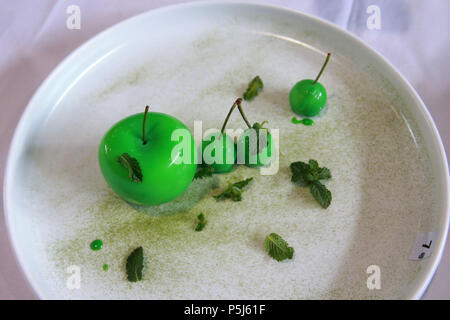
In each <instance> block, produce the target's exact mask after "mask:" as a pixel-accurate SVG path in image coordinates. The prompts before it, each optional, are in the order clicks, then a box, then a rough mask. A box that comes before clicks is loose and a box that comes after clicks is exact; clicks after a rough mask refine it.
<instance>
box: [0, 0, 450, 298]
mask: <svg viewBox="0 0 450 320" xmlns="http://www.w3.org/2000/svg"><path fill="white" fill-rule="evenodd" d="M180 2H186V1H183V0H153V1H152V0H128V1H123V0H95V1H92V0H60V1H51V0H35V1H31V0H14V1H12V0H0V48H1V50H0V97H1V105H0V179H1V181H3V176H4V167H5V162H6V157H7V152H8V148H9V144H10V141H11V138H12V135H13V132H14V129H15V127H16V125H17V122H18V121H19V119H20V116H21V114H22V112H23V110H24V108H25V106H26V105H27V102H28V101H29V99H30V98H31V96H32V95H33V93H34V91H35V90H36V89H37V88H38V86H39V85H40V83H41V82H42V81H43V80H44V79H45V77H46V76H47V75H48V74H49V73H50V72H51V71H52V70H53V68H54V67H55V66H56V65H57V64H58V63H59V62H60V61H61V60H62V59H63V58H64V57H65V56H67V55H68V54H69V53H70V52H72V51H73V50H74V49H76V48H77V47H78V46H79V45H80V44H82V43H83V42H85V41H86V40H87V39H89V38H91V37H92V36H94V35H95V34H97V33H99V32H100V31H102V30H104V29H105V28H107V27H109V26H111V25H113V24H115V23H117V22H119V21H122V20H124V19H126V18H128V17H131V16H133V15H136V14H138V13H141V12H144V11H147V10H150V9H153V8H158V7H162V6H166V5H170V4H175V3H180ZM260 2H264V3H270V4H277V5H282V6H285V7H288V8H293V9H297V10H300V11H303V12H306V13H310V14H313V15H316V16H319V17H322V18H324V19H327V20H329V21H331V22H333V23H335V24H337V25H339V26H340V27H342V28H344V29H347V30H349V31H350V32H352V33H353V34H355V35H357V36H358V37H360V38H361V39H363V40H364V41H365V42H366V43H368V44H369V45H370V46H372V47H373V48H375V49H376V50H378V51H379V52H380V53H381V54H383V55H384V56H385V57H386V58H387V59H388V60H390V61H391V62H392V63H393V65H394V66H396V67H397V68H398V69H399V70H400V72H402V73H403V75H404V76H405V77H406V78H407V79H408V80H409V81H410V83H411V84H412V85H413V87H414V88H415V89H416V90H417V91H418V93H419V95H420V96H421V97H422V99H423V100H424V101H425V104H426V105H427V107H428V109H429V110H430V112H431V115H432V116H433V118H434V120H435V122H436V125H437V127H438V129H439V131H440V134H441V137H442V140H443V142H444V145H445V147H446V150H447V156H448V155H449V152H450V126H449V124H450V105H449V101H450V77H449V75H450V63H449V60H450V41H449V40H450V36H449V33H448V31H449V30H450V19H448V17H450V1H448V0H428V1H422V0H354V1H353V0H334V1H330V0H302V1H295V0H278V1H277V0H266V1H260ZM70 5H77V6H79V7H80V9H81V29H79V30H70V29H68V28H67V27H66V20H67V18H68V17H69V14H67V13H66V10H67V7H68V6H70ZM369 5H377V6H378V7H379V8H380V12H381V30H369V29H368V28H367V25H366V21H367V19H368V17H369V15H370V14H368V13H367V12H366V10H367V8H368V6H369ZM0 188H2V190H1V191H2V192H3V186H1V187H0ZM0 208H1V209H0V210H2V212H1V217H0V299H35V298H36V296H35V295H34V293H33V291H32V290H31V288H30V286H29V285H28V283H27V281H26V279H25V278H24V276H23V274H22V272H21V270H20V267H19V265H18V264H17V262H16V260H15V257H14V253H13V251H12V248H11V246H10V244H9V239H8V234H7V230H6V227H5V223H4V219H3V198H2V200H1V205H0ZM424 299H450V243H448V244H447V246H446V250H445V252H444V256H443V259H442V261H441V264H440V266H439V268H438V270H437V273H436V275H435V277H434V279H433V281H432V283H431V285H430V286H429V288H428V290H427V292H426V294H425V296H424Z"/></svg>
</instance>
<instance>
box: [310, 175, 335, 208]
mask: <svg viewBox="0 0 450 320" xmlns="http://www.w3.org/2000/svg"><path fill="white" fill-rule="evenodd" d="M309 189H310V190H311V194H312V195H313V197H314V199H316V200H317V202H318V203H319V204H320V205H321V206H322V208H324V209H326V208H328V207H329V206H330V203H331V192H330V190H328V189H327V187H325V186H324V185H323V184H322V183H320V182H319V181H314V182H313V183H311V184H310V185H309Z"/></svg>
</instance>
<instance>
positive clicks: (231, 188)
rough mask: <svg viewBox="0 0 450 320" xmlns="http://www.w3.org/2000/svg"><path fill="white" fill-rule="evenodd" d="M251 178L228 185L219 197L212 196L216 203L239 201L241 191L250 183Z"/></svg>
mask: <svg viewBox="0 0 450 320" xmlns="http://www.w3.org/2000/svg"><path fill="white" fill-rule="evenodd" d="M252 180H253V178H248V179H245V180H242V181H238V182H235V183H233V184H229V185H228V187H227V188H226V189H225V190H224V191H223V192H222V193H221V194H219V195H217V196H214V198H215V199H216V200H217V201H221V200H225V199H231V200H233V201H236V202H237V201H241V200H242V191H243V189H244V188H245V187H246V186H247V185H248V184H249V183H250V181H252Z"/></svg>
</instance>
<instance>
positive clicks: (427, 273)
mask: <svg viewBox="0 0 450 320" xmlns="http://www.w3.org/2000/svg"><path fill="white" fill-rule="evenodd" d="M224 5H225V6H231V7H232V6H238V7H239V6H255V7H258V8H260V9H266V10H273V11H278V12H281V13H283V14H285V13H286V14H287V13H289V14H294V15H297V16H302V17H303V18H306V19H310V20H314V21H315V22H316V23H318V24H322V25H324V26H325V27H326V28H331V29H334V31H335V32H338V33H340V34H342V35H343V36H347V37H349V38H350V39H351V40H352V41H355V42H356V43H357V44H358V45H359V46H362V47H364V48H365V49H366V50H368V51H370V52H372V53H373V54H374V55H375V56H376V57H377V58H378V59H380V61H382V62H383V63H384V64H386V65H387V67H388V68H389V69H390V70H391V71H392V72H393V73H394V74H395V76H396V77H397V79H396V82H400V83H401V82H403V84H404V87H405V88H406V90H407V92H408V94H409V95H410V96H411V97H412V98H413V100H414V101H415V102H416V105H417V107H419V109H420V111H421V112H422V116H423V117H424V120H425V121H426V122H427V124H428V126H429V128H430V129H431V130H430V132H428V133H429V134H431V135H432V137H431V138H432V139H433V140H434V143H435V144H436V146H437V147H438V149H439V150H438V151H439V156H438V157H439V158H440V160H439V162H441V165H442V167H443V168H444V169H445V171H446V172H447V174H446V176H445V178H444V186H445V190H443V191H444V192H443V194H447V198H446V199H445V200H444V202H445V203H444V206H443V209H442V211H444V210H445V213H444V215H443V216H442V217H441V220H442V221H440V226H441V227H442V226H445V228H443V229H442V230H440V232H439V235H438V239H437V241H438V248H437V249H435V250H434V252H433V253H434V254H433V255H432V256H431V257H429V258H428V259H430V260H431V261H430V263H429V264H428V266H427V267H426V268H424V270H423V272H424V277H423V278H424V279H423V280H421V284H420V285H417V286H416V287H417V288H418V290H415V292H413V293H411V294H409V295H407V297H406V299H414V300H417V299H420V298H421V297H422V296H423V295H424V293H425V292H426V290H427V288H428V286H429V284H430V283H431V281H432V279H433V277H434V275H435V273H436V270H437V267H438V266H439V263H440V261H441V259H442V256H443V252H444V248H445V244H446V240H447V236H448V229H449V223H450V212H449V198H450V190H449V185H450V181H449V180H450V178H449V174H448V173H449V167H448V161H447V156H446V153H445V149H444V146H443V143H442V139H441V136H440V134H439V131H438V129H437V127H436V124H435V122H434V120H433V118H432V116H431V114H430V112H429V110H428V108H427V107H426V105H425V103H424V102H423V100H422V99H421V97H420V96H419V94H418V93H417V91H416V90H415V89H414V87H413V86H412V85H411V83H410V82H409V81H408V80H407V79H406V78H405V77H404V76H403V75H402V74H401V72H400V71H399V70H397V68H395V66H394V65H393V64H392V63H391V62H390V61H389V60H387V59H386V58H385V57H384V56H383V55H382V54H381V53H379V52H378V51H377V50H376V49H374V48H372V47H370V46H369V45H368V44H366V43H365V42H364V41H363V40H361V39H360V38H358V37H357V36H356V35H354V34H352V33H350V32H349V31H347V30H345V29H343V28H341V27H339V26H337V25H335V24H333V23H332V22H329V21H327V20H325V19H323V18H320V17H317V16H314V15H312V14H309V13H305V12H301V11H299V10H296V9H292V8H287V7H283V6H280V5H274V4H266V3H259V2H252V1H240V0H233V1H224V0H218V1H215V0H214V1H207V0H202V1H196V2H187V3H178V4H172V5H168V6H164V7H159V8H154V9H150V10H147V11H144V12H141V13H139V14H136V15H134V16H131V17H128V18H126V19H124V20H122V21H119V22H117V23H115V24H113V25H112V26H110V27H108V28H106V29H104V30H102V31H101V32H99V33H97V34H95V35H93V36H92V37H91V38H89V39H88V40H86V41H85V42H83V43H82V44H81V45H79V46H78V47H77V48H76V49H74V50H73V51H72V52H71V53H70V54H68V55H67V56H66V57H65V58H63V59H62V60H61V61H60V62H59V63H58V64H57V66H56V67H55V68H53V70H52V71H51V72H50V73H49V74H48V75H47V76H46V78H45V80H44V81H43V82H42V83H41V84H40V85H39V87H38V89H37V90H36V91H35V92H34V93H33V95H32V97H31V99H30V100H29V102H28V103H27V105H26V107H25V109H24V111H23V113H22V115H21V117H20V120H19V122H18V123H17V125H16V127H15V129H14V134H13V138H12V139H11V142H10V145H9V149H8V154H7V158H6V165H5V171H4V172H5V174H4V179H3V211H4V219H5V225H6V229H7V231H8V232H7V233H8V240H9V242H10V246H11V247H12V249H13V250H12V251H13V255H14V257H15V259H16V261H17V262H18V265H19V266H20V271H21V273H22V274H23V276H24V278H25V279H26V280H27V282H28V284H29V285H30V286H31V288H32V290H33V291H34V294H35V295H36V296H37V297H38V298H39V299H46V296H47V294H45V293H44V292H43V290H41V288H40V286H39V285H38V283H37V281H36V280H35V279H34V278H33V277H32V276H31V272H30V271H29V269H30V268H29V267H28V266H27V264H26V263H24V260H25V258H24V256H23V253H22V252H21V250H20V249H19V245H18V240H17V239H16V237H15V236H14V234H13V232H12V231H11V230H12V228H11V225H12V212H11V211H12V210H11V209H10V208H9V207H10V204H9V203H10V196H9V193H10V191H9V189H10V188H9V185H11V184H12V181H13V174H14V172H15V170H14V169H15V161H14V160H15V159H14V158H16V157H15V155H17V154H18V153H19V150H20V143H19V140H20V138H21V136H23V135H24V132H26V131H27V129H26V123H27V121H28V118H29V117H30V115H31V113H32V111H33V109H36V108H37V104H36V100H37V98H38V97H39V96H40V95H41V94H42V92H44V91H45V90H46V88H47V87H49V85H50V84H51V83H52V82H53V81H54V78H56V77H57V75H58V74H59V73H60V72H61V70H64V69H65V68H66V67H67V65H68V64H70V62H71V60H73V59H76V58H77V57H78V56H80V54H81V53H82V52H83V51H84V50H86V49H89V47H91V46H92V45H93V44H94V43H95V42H97V41H99V39H101V38H103V37H106V36H108V34H112V33H114V31H115V30H116V29H119V28H122V27H123V26H124V25H125V24H127V23H130V22H131V21H132V20H137V19H140V18H142V17H144V16H147V15H158V14H160V13H163V12H165V11H177V10H182V9H183V8H185V7H198V9H199V10H201V9H202V8H203V7H213V6H224Z"/></svg>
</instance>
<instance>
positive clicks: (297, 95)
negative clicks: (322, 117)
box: [289, 79, 327, 117]
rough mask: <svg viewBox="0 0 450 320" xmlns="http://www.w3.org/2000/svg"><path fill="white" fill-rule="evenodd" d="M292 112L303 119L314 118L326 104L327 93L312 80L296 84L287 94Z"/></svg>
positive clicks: (319, 84)
mask: <svg viewBox="0 0 450 320" xmlns="http://www.w3.org/2000/svg"><path fill="white" fill-rule="evenodd" d="M289 102H290V104H291V108H292V110H293V111H294V112H295V113H297V114H299V115H301V116H304V117H313V116H316V115H318V114H319V113H320V111H322V109H323V107H324V106H325V103H326V102H327V91H326V90H325V88H324V86H323V85H322V84H321V83H319V82H316V83H314V80H311V79H306V80H302V81H300V82H297V83H296V84H295V85H294V87H293V88H292V90H291V92H290V94H289Z"/></svg>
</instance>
